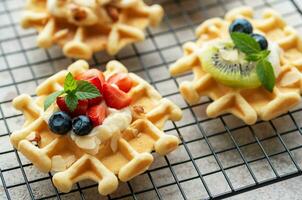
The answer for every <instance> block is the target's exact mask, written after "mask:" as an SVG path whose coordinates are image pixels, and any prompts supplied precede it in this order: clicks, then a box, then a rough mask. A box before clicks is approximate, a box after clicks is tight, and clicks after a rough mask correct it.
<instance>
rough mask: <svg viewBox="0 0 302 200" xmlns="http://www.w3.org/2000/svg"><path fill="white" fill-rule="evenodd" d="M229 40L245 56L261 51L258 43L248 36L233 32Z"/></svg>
mask: <svg viewBox="0 0 302 200" xmlns="http://www.w3.org/2000/svg"><path fill="white" fill-rule="evenodd" d="M231 38H232V40H233V42H234V44H235V46H236V47H237V48H238V49H239V50H240V51H242V52H243V53H245V54H248V55H249V54H257V53H259V52H260V51H261V48H260V45H259V44H258V42H257V41H256V40H255V39H254V38H252V36H250V35H248V34H245V33H239V32H233V33H231Z"/></svg>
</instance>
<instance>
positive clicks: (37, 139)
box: [28, 132, 41, 144]
mask: <svg viewBox="0 0 302 200" xmlns="http://www.w3.org/2000/svg"><path fill="white" fill-rule="evenodd" d="M31 136H32V137H30V138H28V141H30V142H32V143H37V144H38V143H39V142H40V141H41V136H40V135H38V134H37V133H36V132H34V133H33V135H31Z"/></svg>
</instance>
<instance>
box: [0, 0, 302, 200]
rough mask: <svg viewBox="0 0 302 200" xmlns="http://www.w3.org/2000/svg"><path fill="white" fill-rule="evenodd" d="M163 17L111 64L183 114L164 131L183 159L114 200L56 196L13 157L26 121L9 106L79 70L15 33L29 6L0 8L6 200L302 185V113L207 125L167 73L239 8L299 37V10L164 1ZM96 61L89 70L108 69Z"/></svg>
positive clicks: (236, 2) (1, 170)
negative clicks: (272, 15)
mask: <svg viewBox="0 0 302 200" xmlns="http://www.w3.org/2000/svg"><path fill="white" fill-rule="evenodd" d="M153 2H156V3H161V4H162V6H163V7H164V9H165V11H166V15H165V18H164V20H163V23H162V24H161V26H160V27H158V28H156V29H148V30H147V38H146V40H145V41H143V42H141V43H137V44H134V45H131V46H128V47H127V48H125V49H124V50H122V51H121V53H119V54H118V55H117V56H116V57H114V59H118V60H120V61H121V62H122V63H124V64H125V65H126V66H128V67H129V70H130V71H133V72H135V73H137V74H138V75H140V76H142V77H143V78H145V79H146V80H147V81H149V82H150V83H151V84H152V85H153V86H154V87H155V88H156V89H158V90H159V91H160V93H161V94H162V95H163V96H164V97H167V98H169V99H171V100H173V101H174V102H175V103H177V104H178V105H179V106H180V107H181V108H182V110H183V112H184V119H183V120H182V121H180V122H177V123H170V124H168V125H167V126H166V127H165V131H166V132H167V133H169V134H174V135H177V136H179V137H180V139H181V141H182V143H181V145H180V147H179V148H178V150H176V151H175V152H173V153H171V154H170V155H168V156H166V157H159V156H157V155H156V154H154V157H155V162H154V164H153V165H152V167H151V168H150V169H149V170H148V171H147V172H146V173H144V174H143V175H140V176H138V177H136V178H134V179H133V180H131V181H130V182H127V183H120V187H119V189H118V191H117V192H115V193H114V194H112V195H110V196H107V197H100V196H99V195H98V193H97V185H96V184H95V183H92V182H90V181H84V182H81V183H79V184H76V185H75V186H74V187H73V189H72V191H71V192H70V193H68V194H64V193H60V192H59V191H57V190H56V189H55V188H54V186H53V184H52V182H51V177H52V174H51V173H49V174H43V173H40V172H38V171H37V170H36V169H35V168H34V167H33V165H32V164H31V163H30V162H28V161H27V160H26V158H24V157H23V156H22V154H19V153H18V152H17V151H16V150H14V149H13V148H12V146H11V145H10V143H9V135H10V133H11V132H12V131H14V130H17V129H18V128H20V125H21V124H22V115H21V114H20V113H18V112H16V111H15V110H14V109H13V108H12V106H11V104H10V102H11V100H12V99H13V98H14V97H15V96H17V95H18V94H20V93H21V92H22V93H29V94H32V95H34V89H35V87H36V86H37V84H39V83H40V82H41V81H43V80H44V79H45V78H47V77H49V76H50V75H51V74H53V73H55V72H57V71H59V70H61V69H63V68H64V67H66V66H67V65H68V64H70V63H71V62H72V61H73V60H70V59H67V58H65V57H64V56H63V55H62V54H61V52H60V50H59V49H58V48H57V47H53V48H51V49H49V50H43V49H38V48H37V47H36V45H35V39H36V33H35V32H34V30H23V29H21V28H20V26H19V25H18V21H19V19H20V14H21V13H22V7H23V5H24V1H23V0H1V1H0V21H1V23H0V117H1V118H0V179H1V182H2V183H1V182H0V199H13V200H15V199H99V198H102V199H215V198H217V199H220V198H225V197H230V196H233V195H236V194H239V193H243V192H246V191H249V190H253V189H256V188H260V187H263V186H265V185H269V184H274V183H276V182H279V181H282V180H285V179H289V178H292V177H296V176H300V175H302V171H301V164H302V136H301V133H302V130H301V125H302V112H301V110H302V105H300V106H298V107H296V108H295V109H293V110H291V111H290V112H288V113H287V114H284V115H282V116H280V117H278V118H277V119H274V120H272V121H269V122H262V121H259V122H257V123H256V124H255V125H253V126H247V125H244V124H243V123H242V122H241V121H239V120H238V119H236V118H235V117H233V116H232V115H224V116H221V117H219V118H216V119H209V118H207V117H206V115H205V108H206V106H207V105H208V103H209V102H210V100H209V99H207V98H203V99H202V101H201V102H200V103H199V104H196V105H193V106H189V105H188V104H186V103H185V102H184V101H183V99H182V97H181V96H180V94H179V92H178V89H177V87H178V83H179V82H180V81H182V80H185V79H190V78H192V74H186V75H183V76H180V77H177V78H172V77H171V76H170V75H169V72H168V66H169V64H171V63H172V62H174V61H175V60H176V59H177V58H178V57H180V56H181V55H182V50H181V46H182V44H183V43H184V42H186V41H191V40H195V38H194V30H195V28H196V26H197V25H198V24H200V23H201V22H202V21H204V20H205V19H207V18H210V17H214V16H223V15H224V13H225V12H226V11H227V10H229V9H231V8H234V7H237V6H241V5H250V6H252V7H254V9H255V10H256V12H257V13H258V14H259V13H261V11H262V10H263V9H265V8H267V7H272V8H274V9H276V10H277V11H278V12H280V13H281V14H282V15H283V17H284V19H285V20H286V21H287V22H288V23H289V24H290V25H292V26H294V27H295V28H296V29H298V31H300V33H301V32H302V11H301V6H302V1H300V0H266V1H262V0H254V1H248V0H182V1H181V0H178V1H177V0H175V1H173V0H162V1H153ZM110 59H112V58H110V57H109V56H108V55H106V54H105V53H97V54H96V55H95V56H94V57H93V59H92V60H91V61H90V63H91V64H92V65H95V66H100V68H102V66H104V64H105V63H106V62H107V61H108V60H110Z"/></svg>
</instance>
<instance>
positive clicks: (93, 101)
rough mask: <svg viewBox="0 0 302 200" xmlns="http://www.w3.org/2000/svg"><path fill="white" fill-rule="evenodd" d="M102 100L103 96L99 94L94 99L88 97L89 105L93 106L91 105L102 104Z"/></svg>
mask: <svg viewBox="0 0 302 200" xmlns="http://www.w3.org/2000/svg"><path fill="white" fill-rule="evenodd" d="M102 101H103V97H102V96H99V97H96V98H93V99H88V104H89V107H91V106H94V105H98V104H100V103H101V102H102Z"/></svg>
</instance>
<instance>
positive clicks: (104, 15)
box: [21, 0, 163, 59]
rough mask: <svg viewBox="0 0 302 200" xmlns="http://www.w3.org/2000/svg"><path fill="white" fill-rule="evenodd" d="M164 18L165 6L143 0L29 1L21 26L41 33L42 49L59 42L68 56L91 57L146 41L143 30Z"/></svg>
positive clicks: (40, 44) (39, 44)
mask: <svg viewBox="0 0 302 200" xmlns="http://www.w3.org/2000/svg"><path fill="white" fill-rule="evenodd" d="M162 17H163V9H162V7H160V6H159V5H152V6H147V5H146V4H145V3H144V2H143V0H27V4H26V11H25V13H24V15H23V17H22V19H21V25H22V27H24V28H35V29H36V30H37V31H38V32H39V35H38V38H37V44H38V46H39V47H41V48H49V47H50V46H52V45H53V44H58V45H60V46H61V47H62V48H63V53H64V54H65V55H66V56H68V57H72V58H82V59H90V58H91V57H92V54H93V53H94V52H97V51H102V50H106V51H107V52H108V53H109V54H111V55H114V54H116V53H117V52H118V51H119V50H120V49H122V48H123V47H124V46H125V45H127V44H129V43H133V42H136V41H140V40H143V39H144V37H145V36H144V33H143V30H144V29H145V28H146V27H147V26H149V25H151V26H156V25H157V24H158V23H159V22H160V21H161V19H162Z"/></svg>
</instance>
